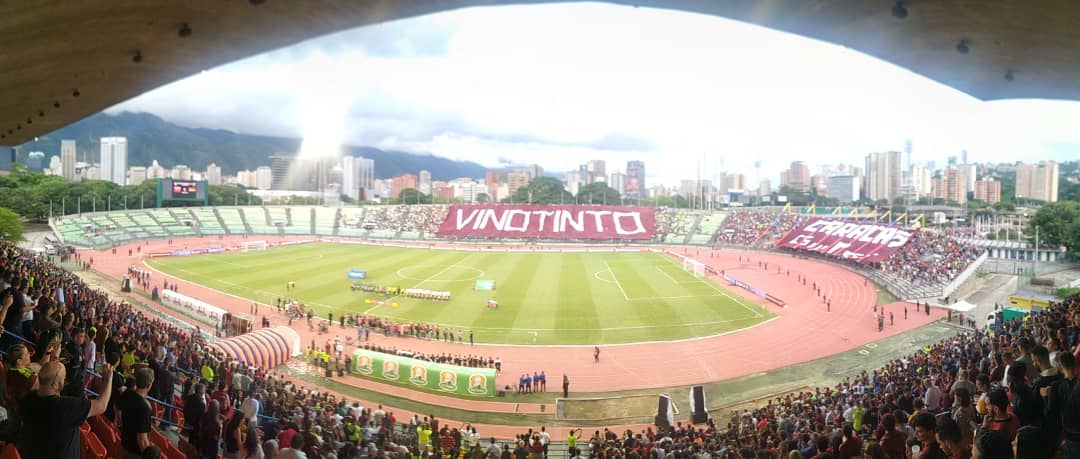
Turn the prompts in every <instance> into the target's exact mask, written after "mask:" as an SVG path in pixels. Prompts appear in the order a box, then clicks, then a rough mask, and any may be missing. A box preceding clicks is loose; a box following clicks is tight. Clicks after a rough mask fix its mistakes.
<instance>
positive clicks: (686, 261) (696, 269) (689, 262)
mask: <svg viewBox="0 0 1080 459" xmlns="http://www.w3.org/2000/svg"><path fill="white" fill-rule="evenodd" d="M682 269H683V271H686V272H688V273H691V274H693V275H694V277H705V263H702V262H700V261H697V260H695V259H693V258H690V257H686V258H683V259H682Z"/></svg>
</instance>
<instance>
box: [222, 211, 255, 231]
mask: <svg viewBox="0 0 1080 459" xmlns="http://www.w3.org/2000/svg"><path fill="white" fill-rule="evenodd" d="M214 213H216V214H217V215H218V218H220V219H221V224H222V226H224V227H225V229H226V230H228V232H229V234H252V231H251V226H250V225H248V224H247V222H245V221H244V214H243V212H242V211H241V210H240V209H238V208H234V207H215V208H214Z"/></svg>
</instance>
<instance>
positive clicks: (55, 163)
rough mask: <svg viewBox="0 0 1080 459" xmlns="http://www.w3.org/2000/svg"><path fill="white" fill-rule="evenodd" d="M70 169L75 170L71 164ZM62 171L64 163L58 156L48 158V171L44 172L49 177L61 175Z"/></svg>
mask: <svg viewBox="0 0 1080 459" xmlns="http://www.w3.org/2000/svg"><path fill="white" fill-rule="evenodd" d="M71 168H72V169H75V165H74V164H73V165H72V166H71ZM63 171H64V162H63V161H62V160H61V159H60V157H59V156H56V155H52V157H50V158H49V170H48V171H46V173H48V174H49V175H63V173H64V172H63Z"/></svg>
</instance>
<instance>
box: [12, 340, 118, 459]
mask: <svg viewBox="0 0 1080 459" xmlns="http://www.w3.org/2000/svg"><path fill="white" fill-rule="evenodd" d="M102 369H103V370H104V371H103V377H104V381H103V382H104V387H105V388H104V389H103V390H102V392H101V395H100V396H99V397H98V398H97V399H95V400H93V401H91V400H87V399H85V398H81V397H67V396H63V395H60V389H61V388H62V387H64V383H65V382H66V378H67V374H66V370H65V369H64V365H63V364H61V363H60V362H58V361H55V360H54V361H51V362H49V363H47V364H45V366H43V367H41V371H40V372H38V389H37V391H36V392H31V393H30V394H28V395H27V396H26V397H24V398H23V399H22V400H20V401H19V413H21V415H22V417H23V429H22V438H21V439H20V441H19V442H18V443H17V444H18V447H19V453H20V454H21V455H22V457H26V458H50V459H51V458H57V459H67V458H78V457H79V453H80V450H81V447H82V445H81V442H80V439H79V426H81V425H82V423H83V422H85V421H86V419H87V418H89V417H92V416H97V415H99V414H101V413H104V412H105V407H106V406H107V405H108V402H109V395H110V393H111V392H112V368H111V367H109V365H105V366H104V367H103V368H102Z"/></svg>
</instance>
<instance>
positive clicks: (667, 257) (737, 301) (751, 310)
mask: <svg viewBox="0 0 1080 459" xmlns="http://www.w3.org/2000/svg"><path fill="white" fill-rule="evenodd" d="M664 258H666V259H667V260H668V262H670V263H671V264H672V265H675V266H679V265H678V264H676V263H675V260H672V259H671V257H670V256H666V255H665V256H664ZM705 285H708V286H709V288H711V289H713V290H716V291H717V293H719V294H721V295H723V296H726V297H727V298H728V299H729V300H731V301H734V302H736V303H738V304H739V306H742V307H744V308H746V310H747V311H750V312H751V313H753V314H754V317H761V316H762V314H761V312H760V311H757V310H754V308H751V307H750V306H747V305H746V303H743V302H742V300H741V299H739V298H736V297H733V296H731V294H730V293H728V292H725V291H724V290H722V289H720V288H719V287H717V286H716V285H715V284H714V283H713V282H712V281H709V282H706V283H705Z"/></svg>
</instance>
